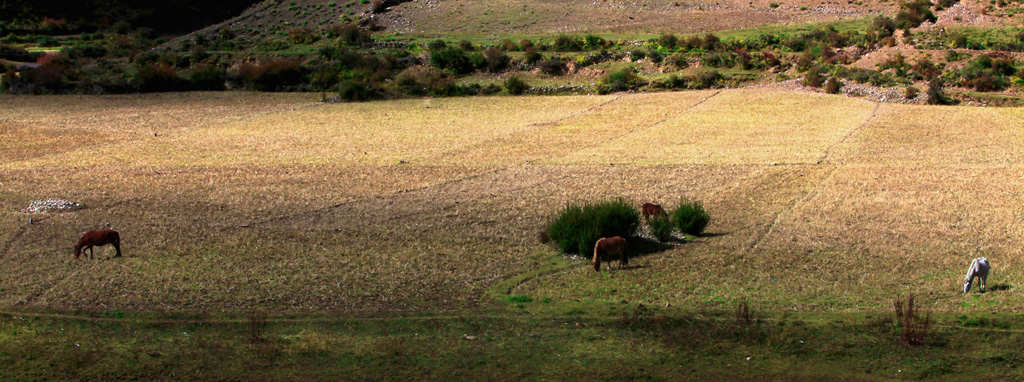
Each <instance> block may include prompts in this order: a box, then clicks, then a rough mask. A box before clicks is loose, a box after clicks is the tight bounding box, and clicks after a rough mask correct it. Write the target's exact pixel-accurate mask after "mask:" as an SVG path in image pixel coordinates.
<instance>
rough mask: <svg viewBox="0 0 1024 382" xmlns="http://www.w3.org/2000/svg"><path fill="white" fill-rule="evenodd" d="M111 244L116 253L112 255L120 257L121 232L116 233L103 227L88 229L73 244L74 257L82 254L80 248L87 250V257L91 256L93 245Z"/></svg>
mask: <svg viewBox="0 0 1024 382" xmlns="http://www.w3.org/2000/svg"><path fill="white" fill-rule="evenodd" d="M107 244H110V245H113V246H114V249H115V250H117V254H116V255H114V257H121V234H119V233H117V231H114V230H112V229H105V230H102V231H89V232H86V233H85V234H83V235H82V238H81V239H78V243H77V244H75V258H76V259H77V258H78V256H79V255H81V254H82V249H85V250H88V251H89V258H90V259H92V258H93V256H92V255H93V249H92V247H94V246H100V247H102V246H104V245H107Z"/></svg>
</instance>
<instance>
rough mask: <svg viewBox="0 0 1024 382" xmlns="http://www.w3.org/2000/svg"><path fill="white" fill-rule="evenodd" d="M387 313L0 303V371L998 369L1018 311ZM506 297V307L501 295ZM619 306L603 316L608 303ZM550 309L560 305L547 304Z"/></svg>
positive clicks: (708, 373)
mask: <svg viewBox="0 0 1024 382" xmlns="http://www.w3.org/2000/svg"><path fill="white" fill-rule="evenodd" d="M508 305H509V311H507V312H504V313H500V312H498V311H491V312H489V313H488V314H483V315H476V314H468V315H455V316H450V315H442V316H434V315H420V316H416V315H413V316H408V317H394V316H392V317H389V318H375V317H362V318H333V317H322V318H316V317H313V318H307V319H305V320H294V319H289V318H287V317H270V318H269V319H263V318H260V317H261V316H242V317H230V316H227V317H219V318H218V317H192V318H190V319H184V318H180V317H179V318H178V319H167V318H166V317H165V318H155V317H153V316H149V317H138V316H134V315H132V314H122V313H121V312H104V314H103V315H101V316H100V317H52V316H47V315H33V314H4V315H0V321H2V323H0V354H2V356H0V360H2V361H3V363H4V367H2V368H0V377H2V378H4V379H5V380H37V379H38V380H45V379H63V378H70V379H77V380H132V379H146V380H210V379H217V380H241V379H245V380H268V381H269V380H295V379H304V380H307V379H312V380H330V379H334V380H336V379H343V380H366V379H369V380H393V379H404V380H412V379H414V380H444V379H451V378H457V379H473V380H476V379H487V380H509V381H511V380H523V379H555V380H570V379H578V378H598V379H601V380H638V379H644V380H690V379H707V378H709V377H710V378H713V379H773V380H776V379H782V380H807V379H812V380H813V379H822V378H825V379H844V378H853V379H856V380H892V379H923V378H924V379H933V380H934V379H939V380H945V379H953V380H959V379H962V378H965V377H972V378H975V377H977V376H979V375H983V376H985V378H986V379H999V380H1012V379H1019V378H1021V377H1022V372H1024V369H1022V367H1024V359H1022V357H1021V354H1019V349H1018V348H1017V347H1016V346H1015V344H1019V343H1020V341H1021V340H1024V333H1022V331H1021V329H1022V328H1024V322H1022V321H1021V320H1020V318H1019V317H1015V316H1009V315H999V316H989V315H984V316H981V317H976V316H952V315H942V316H935V317H933V319H934V320H936V321H938V325H937V326H935V327H933V329H932V330H931V331H930V332H929V336H928V337H927V345H925V346H922V347H919V348H908V347H906V346H905V345H903V344H902V342H900V340H899V339H898V333H897V331H896V329H895V328H894V326H893V324H892V317H891V314H876V315H870V314H869V315H862V314H812V315H782V316H778V315H765V314H762V313H759V312H758V311H757V310H756V309H755V311H754V317H753V319H752V320H751V321H745V320H742V319H737V318H736V316H735V315H733V314H732V312H727V311H717V312H714V311H704V312H697V313H686V312H683V311H678V310H674V309H671V308H653V307H645V306H636V305H632V304H622V305H620V306H618V307H615V308H604V309H598V311H600V312H595V311H594V310H592V309H586V308H585V307H583V306H579V305H576V306H577V307H576V308H571V309H570V306H567V305H563V304H558V303H545V302H536V301H534V302H525V303H509V304H508ZM516 306H518V307H516ZM616 310H618V311H621V312H619V313H615V311H616ZM557 311H562V312H563V313H560V314H559V313H555V312H557Z"/></svg>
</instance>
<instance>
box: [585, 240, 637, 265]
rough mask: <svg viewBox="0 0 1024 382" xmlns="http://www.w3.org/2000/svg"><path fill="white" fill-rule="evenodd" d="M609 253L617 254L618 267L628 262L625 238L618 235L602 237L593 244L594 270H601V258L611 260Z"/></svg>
mask: <svg viewBox="0 0 1024 382" xmlns="http://www.w3.org/2000/svg"><path fill="white" fill-rule="evenodd" d="M611 255H619V268H622V267H624V266H626V264H629V257H628V256H626V239H623V238H622V237H620V236H612V237H602V238H600V239H598V240H597V243H595V244H594V270H595V271H598V272H600V271H601V258H605V259H606V260H605V261H608V262H611V258H610V256H611Z"/></svg>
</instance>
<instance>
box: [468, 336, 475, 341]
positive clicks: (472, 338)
mask: <svg viewBox="0 0 1024 382" xmlns="http://www.w3.org/2000/svg"><path fill="white" fill-rule="evenodd" d="M466 339H467V340H470V341H472V340H475V339H476V336H466Z"/></svg>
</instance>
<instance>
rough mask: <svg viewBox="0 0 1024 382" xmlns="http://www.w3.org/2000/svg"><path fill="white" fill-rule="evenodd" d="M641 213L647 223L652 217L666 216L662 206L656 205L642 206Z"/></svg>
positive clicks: (645, 204)
mask: <svg viewBox="0 0 1024 382" xmlns="http://www.w3.org/2000/svg"><path fill="white" fill-rule="evenodd" d="M640 212H641V213H643V216H644V220H645V221H646V220H649V219H650V218H651V216H658V215H664V214H665V210H663V209H662V208H661V206H659V205H657V204H654V203H644V205H642V206H640Z"/></svg>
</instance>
